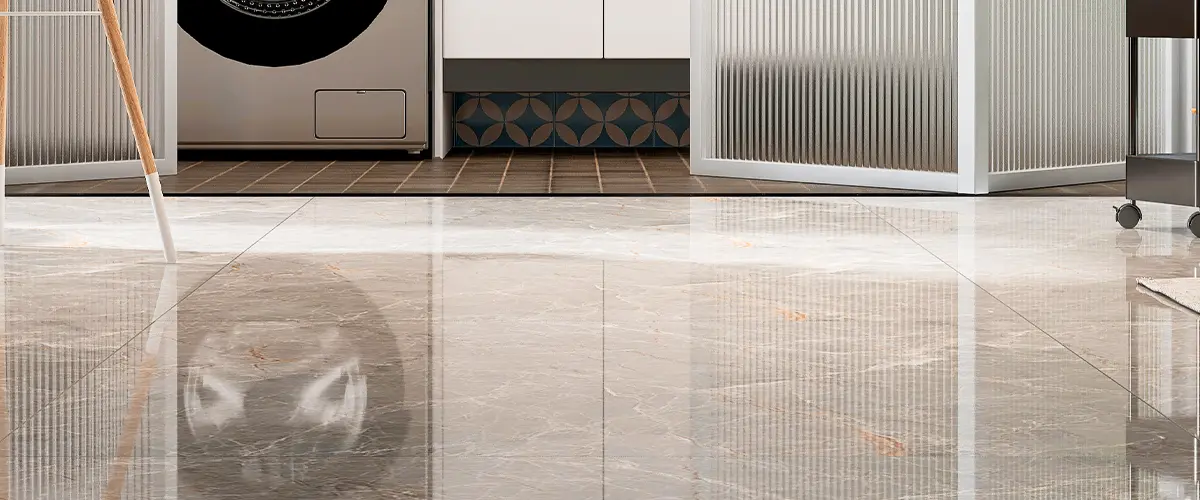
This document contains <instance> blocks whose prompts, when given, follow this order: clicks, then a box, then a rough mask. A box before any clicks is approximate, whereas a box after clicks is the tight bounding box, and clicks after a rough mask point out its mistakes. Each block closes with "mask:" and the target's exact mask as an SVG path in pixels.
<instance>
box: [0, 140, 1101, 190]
mask: <svg viewBox="0 0 1200 500" xmlns="http://www.w3.org/2000/svg"><path fill="white" fill-rule="evenodd" d="M162 184H163V191H164V192H166V194H168V195H202V194H204V195H213V194H216V195H234V194H240V195H279V194H284V195H286V194H292V195H325V196H328V195H339V194H352V195H380V196H391V195H409V196H411V195H418V196H419V195H444V194H452V195H470V194H497V193H499V194H508V195H522V194H524V195H529V194H569V195H601V194H604V195H613V196H619V195H635V196H636V195H650V194H658V195H695V194H710V195H734V196H753V195H862V194H875V195H880V194H883V195H887V194H920V193H916V192H914V191H901V190H895V189H880V188H858V187H851V186H832V185H825V184H805V183H797V182H772V181H750V180H745V179H724V178H719V177H703V176H694V175H691V174H690V173H689V167H688V157H687V151H686V150H671V149H668V150H662V149H646V150H611V149H597V150H528V149H525V150H509V151H503V150H480V151H476V152H471V151H465V152H459V153H455V154H454V155H453V156H452V157H450V158H447V159H445V160H425V161H203V162H184V163H183V164H181V165H180V172H179V174H178V175H174V176H166V177H163V179H162ZM145 192H146V183H145V181H144V180H143V179H142V178H141V177H138V178H136V179H113V180H107V181H81V182H59V183H48V184H27V185H22V186H12V187H10V188H9V194H11V195H14V196H45V195H80V194H84V195H116V194H132V193H145ZM1124 194H1125V183H1124V182H1123V181H1121V182H1105V183H1098V184H1083V185H1078V186H1062V187H1054V188H1044V189H1030V190H1025V191H1011V192H1005V193H998V195H1000V196H1124Z"/></svg>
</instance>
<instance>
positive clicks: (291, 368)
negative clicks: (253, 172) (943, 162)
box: [0, 198, 1200, 500]
mask: <svg viewBox="0 0 1200 500" xmlns="http://www.w3.org/2000/svg"><path fill="white" fill-rule="evenodd" d="M66 201H67V202H69V201H70V200H66ZM118 201H119V200H118ZM141 201H144V200H134V199H128V200H124V201H121V202H120V203H115V204H114V205H113V206H112V207H110V208H105V209H104V210H102V211H101V212H103V213H102V214H101V216H100V219H99V220H98V221H97V222H86V221H85V220H83V219H86V217H81V218H79V219H78V220H77V221H76V222H72V224H76V225H78V227H84V226H86V229H87V232H88V233H89V235H90V234H91V231H92V228H97V229H98V228H103V227H106V226H105V224H104V222H105V220H106V218H116V219H117V221H116V222H117V223H116V224H115V226H114V227H121V225H122V224H129V223H128V222H122V221H121V219H120V218H121V217H127V216H128V214H131V213H134V210H135V209H134V206H135V205H134V204H135V202H141ZM1018 201H1022V202H1025V201H1026V200H1018ZM125 202H127V205H126V206H122V205H121V203H125ZM304 202H308V200H289V199H281V200H280V201H279V202H278V203H275V202H272V201H270V200H258V201H253V203H258V204H260V206H261V207H263V210H264V211H263V212H262V213H260V214H257V215H255V214H237V215H229V218H228V219H227V220H222V219H220V214H221V213H225V214H230V213H232V212H231V210H233V209H230V208H228V207H227V208H226V209H223V210H217V211H216V212H213V214H216V215H212V214H210V215H211V218H209V219H204V217H209V216H206V215H198V216H197V217H198V219H197V221H196V222H194V223H195V224H197V225H199V226H203V230H202V231H201V232H200V233H201V234H205V235H208V236H205V237H207V238H212V239H215V240H220V241H213V242H205V241H200V240H199V239H197V240H195V241H194V242H193V243H190V244H189V245H191V252H192V253H191V254H189V257H188V258H189V259H190V260H188V261H186V262H185V263H184V264H183V265H181V266H179V267H178V269H177V272H178V280H177V283H178V284H177V285H176V286H174V287H169V288H170V289H171V290H176V293H177V294H178V299H176V301H177V302H178V307H176V308H170V307H167V309H166V310H165V311H163V312H161V313H160V312H156V311H158V309H157V307H158V306H157V302H154V300H157V297H158V295H156V294H155V292H156V291H157V290H159V289H161V288H162V285H155V284H154V283H155V282H154V279H160V277H158V276H157V275H153V273H150V272H149V271H151V270H160V269H161V266H158V265H157V264H156V263H154V261H153V259H152V258H151V256H153V254H154V252H155V250H156V247H155V246H154V243H155V242H156V240H155V237H156V235H155V234H154V233H153V230H152V229H153V227H152V226H149V229H147V231H148V232H146V234H145V235H144V238H143V237H142V236H136V237H129V236H128V235H126V236H124V237H121V238H118V237H116V236H114V237H112V238H110V239H92V238H91V237H90V236H89V239H88V240H87V241H88V245H87V246H86V247H76V248H43V247H38V248H33V247H30V248H28V249H26V248H21V249H19V251H9V252H8V253H9V258H10V259H13V258H14V257H12V256H13V255H19V254H20V253H22V252H29V253H30V255H34V256H35V257H29V258H26V260H21V258H16V260H9V261H6V262H8V264H7V265H6V272H7V273H8V275H7V279H6V286H7V290H9V293H8V294H7V295H6V300H7V306H8V307H7V309H6V314H7V320H8V322H7V324H8V325H9V332H13V331H14V327H13V325H35V326H37V327H36V328H34V326H29V327H25V326H22V327H21V328H22V329H23V330H26V331H36V332H39V333H38V335H41V336H43V337H46V336H52V332H53V331H62V332H65V333H63V334H60V336H61V337H62V338H70V337H72V336H74V337H77V338H78V339H79V340H77V341H75V342H74V343H71V342H62V343H61V345H58V344H55V345H52V346H51V347H52V348H51V349H42V348H41V347H42V346H41V344H38V343H36V342H34V343H31V344H28V345H27V344H25V343H18V344H16V346H17V347H14V348H10V349H8V350H7V352H6V353H5V354H6V356H5V358H4V359H5V360H6V361H7V364H6V368H5V371H4V373H5V374H6V376H5V377H6V378H5V379H4V381H5V385H4V387H5V390H6V393H5V394H6V397H5V399H3V400H2V401H4V403H5V406H4V409H5V411H6V415H7V416H8V417H9V419H8V420H7V421H8V422H9V423H10V427H9V428H10V429H11V431H12V432H11V433H10V434H9V435H8V436H7V437H6V438H4V439H3V440H2V441H0V460H5V461H8V462H9V463H10V464H11V465H10V467H9V468H8V470H10V474H9V476H7V479H8V481H9V491H10V492H12V493H10V495H9V497H12V498H21V499H25V498H55V499H65V500H76V499H80V500H82V499H85V498H87V499H90V498H104V496H103V491H104V489H106V488H108V489H111V488H117V489H119V490H120V491H123V492H124V496H125V498H130V499H139V500H140V499H159V498H181V499H185V500H191V499H195V500H207V499H209V498H230V499H239V500H240V499H251V498H298V499H307V498H312V499H314V500H315V499H317V498H332V497H337V498H352V499H362V500H374V499H396V498H413V499H477V498H488V499H520V500H525V499H538V498H547V499H560V498H570V499H577V498H578V499H591V498H596V499H631V500H632V499H659V498H661V499H676V498H689V499H702V500H717V499H723V498H756V499H757V498H762V499H795V498H805V499H808V498H814V499H831V500H841V499H847V498H854V499H890V498H951V497H958V498H961V497H963V496H969V497H972V498H986V499H1010V498H1021V499H1043V498H1044V499H1062V498H1187V495H1189V494H1191V495H1194V494H1195V493H1196V491H1195V487H1194V483H1193V482H1192V481H1191V480H1190V479H1187V478H1188V477H1190V476H1189V474H1190V472H1189V471H1191V470H1193V469H1194V467H1195V464H1196V462H1195V460H1194V454H1193V453H1192V450H1194V448H1195V446H1196V439H1195V431H1196V430H1197V429H1195V427H1194V424H1193V423H1192V422H1194V421H1195V415H1196V413H1197V408H1198V407H1200V404H1198V403H1200V400H1197V399H1196V398H1195V396H1194V395H1195V394H1196V387H1195V386H1196V383H1195V380H1196V376H1197V370H1196V369H1195V367H1196V366H1197V365H1200V360H1197V359H1195V354H1194V353H1195V352H1197V349H1196V345H1195V344H1196V340H1195V338H1196V336H1195V325H1196V324H1197V321H1196V319H1195V318H1193V317H1191V316H1189V315H1187V314H1186V313H1183V312H1180V311H1173V310H1169V309H1163V308H1162V307H1161V305H1160V304H1157V303H1154V302H1148V301H1146V300H1145V298H1144V297H1143V296H1141V295H1140V294H1138V293H1137V291H1136V289H1134V288H1132V287H1130V286H1129V283H1131V282H1132V280H1133V279H1134V278H1135V277H1136V276H1135V274H1138V273H1145V274H1147V275H1153V276H1161V275H1162V274H1172V275H1186V273H1187V272H1188V266H1189V265H1190V263H1191V262H1192V261H1193V260H1194V259H1192V258H1191V255H1192V254H1191V253H1189V252H1190V250H1189V247H1188V246H1187V245H1185V244H1184V243H1181V242H1180V241H1178V240H1177V239H1176V237H1175V235H1174V233H1157V232H1155V231H1153V230H1152V229H1153V227H1154V225H1150V226H1148V227H1149V228H1151V229H1147V230H1146V231H1145V234H1143V235H1142V236H1143V239H1142V240H1141V241H1138V242H1131V241H1129V238H1127V237H1128V233H1121V232H1120V231H1119V230H1117V229H1114V228H1113V227H1112V225H1111V224H1110V219H1111V215H1110V214H1105V213H1100V214H1099V215H1096V214H1095V213H1094V212H1095V211H1096V210H1098V209H1099V208H1104V207H1103V206H1102V204H1100V203H1096V202H1093V201H1089V200H1053V199H1045V200H1037V201H1036V203H1034V204H1031V205H1029V206H1028V207H1026V208H1022V209H1020V210H1019V211H1018V210H1017V209H1016V208H1015V205H1009V204H1005V203H1000V202H993V201H991V200H983V201H977V200H953V199H931V200H921V199H915V198H909V199H904V200H887V199H877V198H871V199H869V200H868V199H863V200H857V199H853V198H843V199H820V200H804V199H771V198H761V199H753V200H746V199H722V198H713V199H699V198H697V199H658V198H653V199H637V198H611V199H505V198H493V199H416V198H414V199H361V200H360V199H353V200H351V199H336V198H323V199H319V200H313V201H311V202H308V203H307V204H304ZM86 203H90V202H85V203H84V204H83V205H80V206H81V207H84V206H86ZM175 203H177V204H178V205H179V206H178V210H179V213H184V214H186V213H193V214H195V213H202V212H203V211H204V210H210V208H207V207H209V206H210V205H207V203H209V202H207V201H199V202H196V203H197V204H196V205H191V203H193V200H188V199H181V200H177V201H176V202H175ZM89 210H90V209H89ZM105 210H106V211H105ZM237 210H241V209H237ZM247 210H249V209H247ZM972 210H973V215H971V218H968V217H966V216H964V215H963V213H971V211H972ZM284 212H286V213H284ZM80 213H86V211H84V212H80ZM98 213H99V212H98ZM120 214H126V215H120ZM277 215H278V220H276V219H273V218H274V217H276V216H277ZM1159 215H1161V214H1159ZM29 217H30V219H29V220H30V221H36V219H35V218H34V216H33V215H30V216H29ZM55 217H60V218H64V219H65V218H70V217H76V215H72V214H69V213H66V212H63V213H60V214H59V215H56V216H55ZM1021 217H1027V218H1029V217H1034V218H1036V222H1030V223H1028V224H1027V226H1026V227H1027V228H1030V229H1029V230H1028V231H1026V232H1022V231H1020V230H1018V229H1008V230H1005V231H1001V228H1003V227H1004V224H1005V221H1010V222H1008V224H1009V225H1010V226H1012V228H1019V227H1021V226H1019V224H1022V223H1023V222H1021V221H1022V220H1024V219H1021ZM1156 217H1157V215H1156ZM185 218H186V217H185ZM202 219H203V220H202ZM72 220H74V219H72ZM272 221H273V222H272ZM1074 224H1078V225H1079V228H1077V230H1076V232H1075V233H1067V232H1066V228H1068V227H1070V226H1072V225H1074ZM249 227H256V228H261V231H260V233H257V234H256V233H254V232H253V231H250V230H248V229H246V228H249ZM1035 229H1036V230H1035ZM226 230H228V233H229V235H228V237H227V238H224V239H221V238H220V237H219V235H221V234H222V233H223V232H225V231H226ZM81 231H82V230H81ZM135 233H136V231H135ZM97 234H98V233H97ZM1163 234H1167V235H1169V236H1170V238H1163V237H1162V235H1163ZM251 236H253V238H251ZM238 245H244V246H243V247H241V248H238V249H236V250H234V248H235V247H237V246H238ZM53 252H58V253H53ZM105 252H111V255H112V257H113V258H112V259H111V260H112V264H103V263H102V262H101V261H102V260H103V259H101V258H99V257H88V256H99V255H101V254H103V253H105ZM235 252H236V253H235ZM52 253H53V255H52ZM71 257H76V258H78V259H79V265H78V268H77V269H76V268H74V267H71V266H72V265H74V264H71V263H70V258H71ZM22 258H24V257H22ZM39 259H40V260H39ZM222 259H224V260H222ZM226 264H227V265H226ZM63 266H65V267H63ZM106 266H107V267H106ZM156 266H158V267H156ZM60 267H63V268H65V269H75V270H73V271H69V272H66V273H65V274H63V275H62V276H57V275H55V274H54V270H55V269H58V268H60ZM172 269H174V268H172ZM206 272H207V273H208V274H207V275H206V274H205V273H206ZM122 273H131V274H130V276H131V278H129V279H125V278H123V276H125V274H122ZM139 273H142V274H147V276H146V277H138V276H141V274H139ZM151 275H153V276H151ZM93 278H94V279H95V280H96V281H95V282H96V283H97V284H96V285H95V286H92V285H91V284H89V283H92V282H90V281H88V280H89V279H93ZM160 282H161V279H160ZM80 284H82V285H80ZM101 284H103V285H104V286H101ZM156 286H157V287H158V288H155V287H156ZM114 287H116V288H117V289H118V291H117V292H114V293H112V294H106V292H108V291H111V290H112V289H113V288H114ZM121 287H124V288H121ZM21 290H32V292H20V293H18V292H19V291H21ZM14 291H15V292H14ZM21 293H26V294H25V295H21ZM122 294H124V295H122ZM114 295H115V296H118V297H127V298H125V299H118V300H111V299H104V298H102V297H111V296H114ZM14 297H17V298H16V299H14ZM151 299H154V300H151ZM106 300H107V301H106ZM152 302H154V304H156V305H155V308H153V309H150V311H151V313H146V312H145V311H146V310H147V307H148V306H144V305H143V304H150V303H152ZM165 303H167V304H173V303H174V302H173V301H171V300H167V301H166V302H165ZM92 304H95V305H92ZM1086 304H1091V312H1089V311H1088V310H1086V308H1085V305H1086ZM1113 310H1116V311H1118V312H1119V311H1124V313H1123V314H1118V313H1117V312H1112V311H1113ZM1056 311H1057V312H1056ZM94 318H104V321H110V322H112V323H111V324H113V325H116V324H118V323H119V322H121V321H124V322H126V323H129V324H130V325H139V324H140V325H143V326H142V327H141V328H140V329H137V330H133V329H131V328H132V327H130V329H126V327H124V326H121V327H119V328H106V327H105V326H104V325H108V324H110V323H103V322H101V323H98V325H100V326H98V327H92V326H88V325H90V323H88V321H93V319H94ZM155 318H157V320H155ZM120 324H121V325H124V324H125V323H120ZM38 325H40V326H38ZM38 328H40V330H38ZM109 330H114V331H118V332H124V333H113V332H110V331H109ZM127 330H128V331H127ZM38 335H31V336H30V337H31V338H38ZM11 337H13V338H16V336H15V335H13V336H11ZM89 345H93V346H100V348H101V349H100V352H101V353H102V355H100V354H96V353H95V351H96V349H89V347H88V346H89ZM25 347H36V348H37V349H32V348H31V349H27V350H25V351H21V353H20V354H17V352H18V351H20V349H25ZM72 356H75V357H76V358H78V359H83V360H84V361H85V362H84V363H83V364H79V363H76V364H75V365H71V364H69V363H67V364H61V365H56V364H54V362H52V360H54V359H64V360H68V361H71V360H74V359H76V358H72ZM77 365H78V366H77ZM64 366H65V367H68V368H69V369H68V368H61V367H64ZM23 388H33V389H23ZM35 389H36V390H35ZM37 391H42V392H40V393H39V392H37ZM27 394H40V395H39V396H37V397H36V398H35V397H28V396H25V395H27ZM0 421H5V420H4V419H0ZM126 465H128V468H127V469H126V468H125V467H126ZM116 473H120V474H118V476H119V477H122V478H124V484H121V481H120V480H118V481H115V482H114V478H115V477H117V476H114V474H116ZM114 484H115V486H114ZM1170 495H1175V496H1170Z"/></svg>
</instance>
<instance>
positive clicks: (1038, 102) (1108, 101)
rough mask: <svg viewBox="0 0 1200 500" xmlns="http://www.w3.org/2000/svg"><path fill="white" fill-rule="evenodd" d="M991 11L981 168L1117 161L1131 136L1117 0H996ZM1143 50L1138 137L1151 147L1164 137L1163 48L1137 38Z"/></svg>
mask: <svg viewBox="0 0 1200 500" xmlns="http://www.w3.org/2000/svg"><path fill="white" fill-rule="evenodd" d="M991 5H992V28H991V29H992V43H991V58H992V68H993V69H992V97H991V103H992V114H991V119H992V135H991V151H990V153H991V161H990V166H989V170H990V171H991V172H1014V171H1025V170H1038V169H1047V168H1056V167H1067V166H1074V165H1095V164H1104V163H1116V162H1123V161H1125V153H1126V149H1127V145H1128V140H1127V134H1128V130H1129V126H1128V122H1129V120H1128V116H1129V110H1128V108H1127V107H1126V103H1128V95H1129V85H1128V82H1127V78H1128V74H1129V71H1128V61H1129V58H1128V52H1129V49H1128V45H1127V43H1128V42H1127V39H1126V38H1125V29H1124V26H1125V2H1124V1H1123V0H1058V1H1055V2H1048V3H1045V2H1029V1H1022V0H994V1H993V2H992V3H991ZM1142 45H1143V47H1145V48H1143V50H1142V51H1141V52H1142V54H1143V55H1142V56H1141V57H1142V60H1143V61H1144V63H1143V67H1144V68H1145V70H1144V71H1143V72H1142V75H1141V77H1142V80H1141V91H1142V92H1143V98H1142V99H1141V101H1142V107H1141V117H1140V127H1141V128H1142V132H1141V134H1139V135H1140V136H1141V138H1142V140H1143V142H1145V143H1146V144H1147V146H1150V147H1151V149H1157V148H1158V145H1157V144H1156V142H1157V141H1159V140H1160V139H1161V136H1162V133H1163V132H1162V130H1161V127H1162V118H1161V115H1162V113H1163V112H1164V110H1162V109H1161V101H1162V97H1161V95H1160V94H1161V93H1162V92H1163V90H1164V88H1163V86H1164V83H1165V80H1164V74H1163V69H1164V62H1165V59H1164V54H1163V52H1162V50H1161V49H1160V47H1162V42H1161V41H1158V40H1143V41H1142ZM1146 46H1149V47H1146ZM1176 111H1177V112H1178V111H1184V110H1176ZM1152 138H1153V139H1152Z"/></svg>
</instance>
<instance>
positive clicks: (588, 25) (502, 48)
mask: <svg viewBox="0 0 1200 500" xmlns="http://www.w3.org/2000/svg"><path fill="white" fill-rule="evenodd" d="M605 1H606V0H442V2H443V3H442V5H443V9H444V11H443V23H442V37H443V39H442V40H443V43H444V57H445V58H447V59H600V58H602V57H604V3H605ZM607 1H608V2H609V3H611V2H612V0H607ZM684 3H687V2H686V1H685V2H684Z"/></svg>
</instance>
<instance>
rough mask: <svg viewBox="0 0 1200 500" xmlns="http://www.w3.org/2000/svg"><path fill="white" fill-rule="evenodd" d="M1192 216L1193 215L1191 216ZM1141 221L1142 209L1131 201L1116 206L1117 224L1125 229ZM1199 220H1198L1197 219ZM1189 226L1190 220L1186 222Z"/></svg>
mask: <svg viewBox="0 0 1200 500" xmlns="http://www.w3.org/2000/svg"><path fill="white" fill-rule="evenodd" d="M1193 217H1194V216H1193ZM1141 221H1142V209H1140V208H1138V207H1137V205H1134V204H1132V203H1126V204H1124V205H1121V206H1120V207H1119V208H1117V224H1120V225H1121V227H1123V228H1125V229H1133V228H1135V227H1137V225H1138V223H1139V222H1141ZM1198 222H1200V221H1198ZM1188 226H1189V227H1191V222H1189V223H1188Z"/></svg>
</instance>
